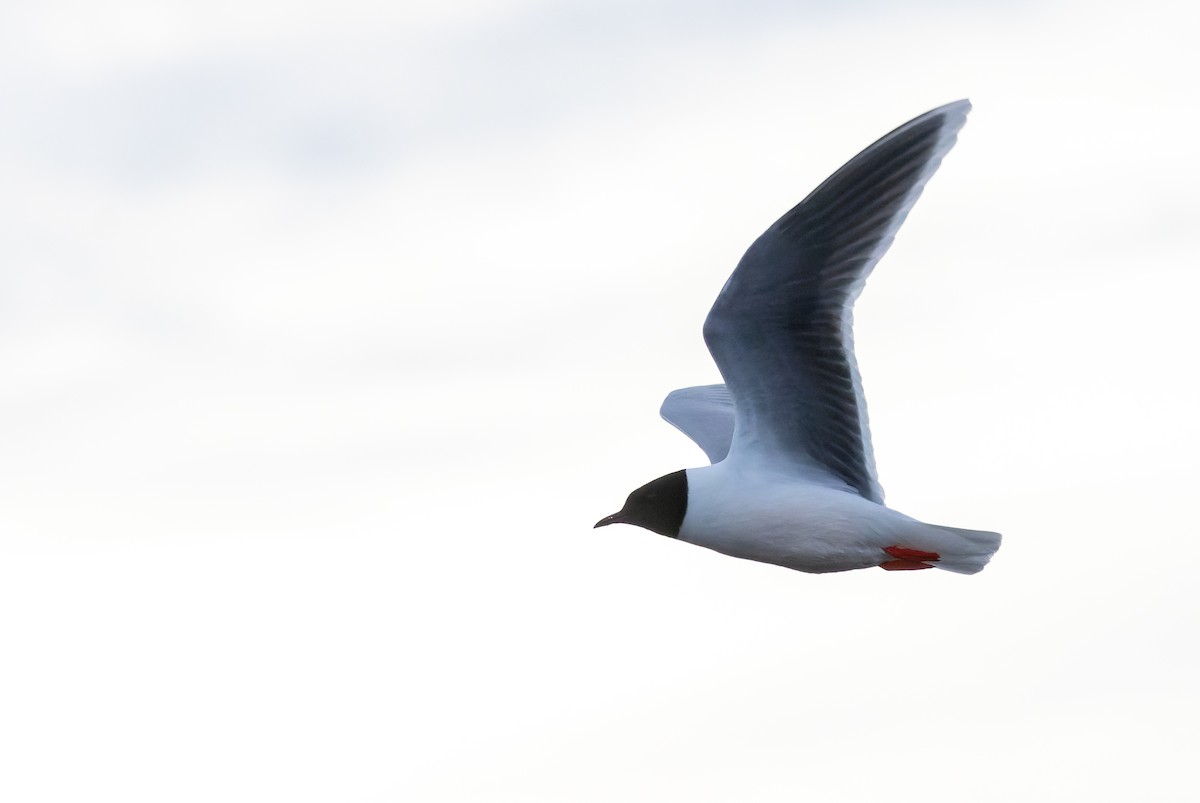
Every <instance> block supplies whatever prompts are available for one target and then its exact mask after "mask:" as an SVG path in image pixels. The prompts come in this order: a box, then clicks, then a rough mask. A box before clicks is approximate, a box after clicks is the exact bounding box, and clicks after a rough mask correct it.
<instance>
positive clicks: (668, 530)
mask: <svg viewBox="0 0 1200 803" xmlns="http://www.w3.org/2000/svg"><path fill="white" fill-rule="evenodd" d="M687 498H688V486H687V472H686V471H676V472H674V473H671V474H667V475H666V476H664V477H659V478H658V479H656V480H653V481H651V482H648V483H646V484H645V485H643V486H642V487H641V488H638V489H637V490H636V491H634V492H633V493H631V494H630V495H629V498H628V499H626V500H625V507H623V508H621V509H620V510H619V511H617V512H616V513H614V514H612V515H611V516H605V517H604V518H602V519H600V521H598V522H596V527H606V526H608V525H609V524H633V525H636V526H638V527H644V528H645V529H647V530H650V531H651V532H656V533H658V534H659V535H666V536H670V537H671V538H677V537H678V536H679V528H680V527H682V526H683V517H684V515H686V514H687Z"/></svg>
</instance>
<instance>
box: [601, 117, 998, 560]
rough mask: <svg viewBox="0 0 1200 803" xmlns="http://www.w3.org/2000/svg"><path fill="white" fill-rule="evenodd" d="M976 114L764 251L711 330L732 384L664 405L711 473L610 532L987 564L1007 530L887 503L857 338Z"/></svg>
mask: <svg viewBox="0 0 1200 803" xmlns="http://www.w3.org/2000/svg"><path fill="white" fill-rule="evenodd" d="M970 109H971V104H970V103H969V102H968V101H966V100H960V101H957V102H954V103H950V104H947V105H945V106H942V107H940V108H937V109H934V110H933V111H930V112H927V113H925V114H923V115H921V116H920V117H917V118H915V119H913V120H910V121H909V122H907V123H905V124H904V125H902V126H900V127H899V128H897V129H896V130H895V131H893V132H891V133H890V134H888V135H887V136H885V137H883V138H882V139H880V140H879V141H878V142H876V143H875V144H873V145H871V146H870V147H869V148H867V149H866V150H864V151H863V152H862V153H860V154H858V155H857V156H855V157H854V158H853V159H851V160H850V161H849V162H847V163H846V164H845V165H844V166H842V167H841V168H840V169H839V170H838V171H837V172H835V173H834V174H833V175H832V176H830V177H829V178H828V179H826V180H825V181H824V182H823V183H822V184H821V185H820V186H818V187H817V188H816V189H815V190H813V191H812V193H810V194H809V196H808V197H807V198H805V199H804V200H803V201H801V202H800V203H799V204H797V205H796V206H795V207H794V208H792V209H791V211H789V212H787V213H786V214H785V215H784V216H783V217H781V218H780V219H779V220H777V221H776V222H775V223H774V224H773V225H772V226H771V227H770V228H769V229H767V230H766V232H765V233H764V234H763V235H762V236H761V237H759V238H758V239H757V240H755V241H754V243H753V244H752V245H751V246H750V248H749V250H747V251H746V254H745V255H744V256H743V257H742V259H741V261H740V262H739V263H738V265H737V267H736V269H735V270H734V271H733V274H732V275H731V276H730V277H729V280H728V281H727V282H726V283H725V287H724V288H723V289H722V290H721V292H720V294H719V295H718V296H717V300H716V302H715V303H714V304H713V306H712V310H711V311H710V312H709V313H708V318H707V319H706V320H705V322H704V340H705V343H706V344H707V345H708V350H709V352H710V353H711V354H712V357H713V360H714V361H715V362H716V364H717V368H718V369H719V370H720V372H721V377H722V378H723V379H724V380H725V382H724V384H720V385H706V386H701V387H690V388H682V389H680V390H675V391H672V392H671V393H670V394H669V395H668V396H667V398H666V401H664V402H663V405H662V410H661V414H662V417H663V418H665V419H666V420H667V421H668V422H669V423H671V424H672V425H674V426H675V427H677V428H678V429H679V430H680V431H682V432H683V433H684V434H685V435H687V436H688V437H689V438H691V439H692V440H693V441H694V442H695V443H696V445H697V446H699V447H700V448H701V449H702V450H703V451H704V453H705V454H706V455H707V457H708V459H709V462H710V465H708V466H704V467H701V468H689V469H684V470H681V471H676V472H673V473H671V474H667V475H665V476H662V477H659V478H658V479H656V480H653V481H652V482H649V483H647V484H646V485H643V486H642V487H640V488H638V489H637V490H635V491H634V492H633V493H631V494H629V497H628V499H627V500H626V501H625V505H624V507H622V508H621V510H620V511H619V512H617V513H614V514H612V515H611V516H605V517H604V518H603V519H601V520H600V521H598V522H597V523H596V525H595V526H596V527H604V526H606V525H609V524H633V525H636V526H638V527H643V528H645V529H647V530H650V531H651V532H655V533H658V534H660V535H665V536H668V537H671V538H677V539H679V540H680V541H685V542H687V543H690V544H695V545H697V546H702V547H707V548H709V549H712V550H716V551H717V552H721V553H723V554H726V555H731V556H733V557H737V558H744V559H748V560H755V561H761V562H763V563H771V564H776V565H779V566H784V567H787V568H789V569H796V570H798V571H802V572H841V571H848V570H851V569H865V568H870V567H876V566H878V567H881V568H883V569H887V570H890V571H896V570H912V569H930V568H939V569H945V570H948V571H951V572H957V573H960V574H974V573H975V572H978V571H979V570H980V569H982V568H983V567H984V566H985V565H986V564H987V562H988V560H989V559H990V558H991V557H992V555H993V554H994V553H995V552H996V550H997V549H998V548H999V547H1000V535H999V534H998V533H994V532H987V531H983V530H964V529H960V528H957V527H943V526H940V525H936V524H926V523H924V522H920V521H917V520H916V519H913V518H910V517H908V516H905V515H904V514H903V513H899V512H897V511H895V510H892V509H891V508H888V507H886V506H885V505H884V502H883V489H882V488H881V487H880V485H879V480H878V477H877V475H876V472H875V459H874V455H873V453H872V450H871V434H870V430H869V427H868V424H867V408H866V402H865V400H864V398H863V392H862V383H861V381H860V379H859V373H858V364H857V362H856V361H855V358H854V337H853V331H852V328H853V306H854V301H855V299H857V298H858V295H859V293H860V292H861V291H862V288H863V285H864V284H865V283H866V280H867V277H868V276H869V275H870V273H871V270H872V269H873V268H874V267H875V263H876V262H878V261H879V259H880V257H882V256H883V254H884V252H885V251H887V249H888V246H890V245H891V243H892V240H893V238H894V237H895V234H896V231H897V229H899V228H900V224H901V223H903V222H904V218H905V217H906V216H907V215H908V212H909V210H910V209H911V208H912V206H913V204H914V203H916V200H917V198H918V197H919V196H920V194H921V190H922V189H923V188H924V186H925V183H926V182H927V181H928V180H929V178H930V176H932V175H933V173H934V171H936V170H937V168H938V166H939V164H940V163H941V161H942V158H943V157H944V156H945V155H946V153H947V152H948V151H949V150H950V149H951V148H952V147H953V146H954V143H955V139H956V137H957V134H958V131H959V130H960V129H961V128H962V126H963V124H964V123H965V122H966V119H967V112H969V111H970Z"/></svg>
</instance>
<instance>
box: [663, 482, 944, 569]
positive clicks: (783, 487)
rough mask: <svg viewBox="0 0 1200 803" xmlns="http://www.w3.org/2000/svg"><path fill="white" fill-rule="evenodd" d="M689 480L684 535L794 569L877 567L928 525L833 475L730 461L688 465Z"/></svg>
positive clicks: (737, 554)
mask: <svg viewBox="0 0 1200 803" xmlns="http://www.w3.org/2000/svg"><path fill="white" fill-rule="evenodd" d="M687 478H688V504H687V515H686V516H685V517H684V520H683V527H682V528H681V529H680V531H679V538H680V540H682V541H687V542H689V543H692V544H696V545H698V546H703V547H707V548H709V549H713V550H716V551H717V552H722V553H724V554H726V555H732V556H733V557H738V558H746V559H749V560H757V561H762V562H764V563H774V564H777V565H780V566H786V567H788V568H790V569H798V570H800V571H805V572H840V571H847V570H849V569H864V568H867V567H869V566H878V565H879V564H880V563H882V562H883V561H885V560H887V559H888V556H887V554H886V553H884V552H883V548H884V547H886V546H891V545H894V544H897V543H904V542H905V541H906V540H908V539H907V538H906V537H905V536H906V534H911V533H912V531H913V529H914V528H922V527H924V525H922V524H921V523H920V522H917V521H914V520H913V519H910V518H909V517H908V516H905V515H903V514H901V513H897V512H896V511H894V510H889V509H888V508H885V507H883V506H882V505H877V504H875V503H874V502H869V501H867V500H866V499H863V498H862V497H861V496H859V495H857V494H855V493H853V492H849V491H845V490H841V489H840V488H837V487H835V486H834V484H833V483H832V482H831V481H825V482H823V483H822V484H817V483H814V482H808V481H805V480H804V479H801V478H797V477H794V476H788V475H783V474H773V473H769V472H762V471H747V470H745V469H741V470H739V469H737V468H734V467H730V466H729V465H727V464H726V463H718V464H717V465H715V466H707V467H705V468H699V469H688V472H687ZM817 479H820V478H817Z"/></svg>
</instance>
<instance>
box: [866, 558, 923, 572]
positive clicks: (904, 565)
mask: <svg viewBox="0 0 1200 803" xmlns="http://www.w3.org/2000/svg"><path fill="white" fill-rule="evenodd" d="M879 568H881V569H884V570H885V571H889V572H911V571H915V570H916V569H932V568H933V566H932V565H930V564H928V563H921V562H920V561H918V560H885V561H884V562H883V563H881V564H879Z"/></svg>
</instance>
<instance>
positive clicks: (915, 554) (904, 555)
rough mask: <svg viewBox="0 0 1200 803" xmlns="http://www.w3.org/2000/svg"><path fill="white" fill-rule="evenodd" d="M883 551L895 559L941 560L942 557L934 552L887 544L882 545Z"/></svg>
mask: <svg viewBox="0 0 1200 803" xmlns="http://www.w3.org/2000/svg"><path fill="white" fill-rule="evenodd" d="M883 551H884V552H886V553H888V554H889V555H891V556H892V557H893V558H896V559H897V560H941V558H942V556H941V555H939V554H938V553H936V552H922V551H921V550H919V549H909V548H908V547H904V546H888V547H884V548H883Z"/></svg>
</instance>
